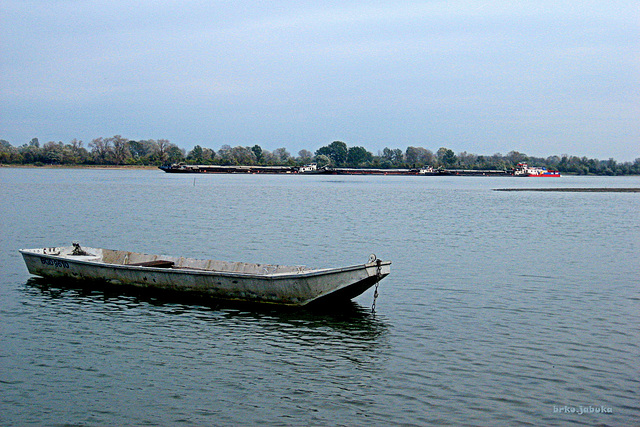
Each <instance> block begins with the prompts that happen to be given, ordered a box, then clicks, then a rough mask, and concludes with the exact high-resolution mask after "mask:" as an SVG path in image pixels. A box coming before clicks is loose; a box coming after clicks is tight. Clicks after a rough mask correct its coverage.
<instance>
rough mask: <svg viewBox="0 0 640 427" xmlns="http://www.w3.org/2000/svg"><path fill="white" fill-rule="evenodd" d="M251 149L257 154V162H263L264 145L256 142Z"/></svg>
mask: <svg viewBox="0 0 640 427" xmlns="http://www.w3.org/2000/svg"><path fill="white" fill-rule="evenodd" d="M251 151H253V155H254V156H256V162H258V164H260V163H262V147H260V146H259V145H258V144H256V145H254V146H253V147H251Z"/></svg>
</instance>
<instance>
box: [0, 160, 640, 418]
mask: <svg viewBox="0 0 640 427" xmlns="http://www.w3.org/2000/svg"><path fill="white" fill-rule="evenodd" d="M533 186H545V187H549V186H558V187H570V186H575V187H640V178H638V177H632V178H628V177H626V178H600V177H597V178H596V177H563V178H560V179H551V180H532V179H524V178H523V179H517V178H504V177H503V178H483V177H471V178H464V177H348V176H347V177H342V176H256V175H206V176H195V177H194V176H193V175H169V174H164V173H162V172H160V171H126V170H120V171H117V170H111V171H109V170H52V169H8V168H4V169H0V218H1V219H0V221H1V223H0V239H1V240H0V243H1V244H2V246H1V247H2V250H0V268H1V270H0V271H1V273H2V274H1V276H0V282H1V283H0V342H1V343H2V345H1V346H0V424H2V425H96V426H97V425H118V424H121V425H161V426H168V425H180V424H182V425H238V424H241V425H255V424H264V425H291V424H294V425H308V424H311V425H520V424H531V425H571V424H574V425H612V426H613V425H634V424H635V425H637V424H638V420H639V419H640V403H639V402H640V363H638V361H639V360H640V291H639V289H640V288H639V277H640V194H637V193H635V194H634V193H631V194H629V193H534V192H516V193H513V192H508V193H504V192H495V191H492V189H494V188H505V187H533ZM72 240H77V241H80V242H81V243H82V244H85V245H86V246H96V247H108V248H113V249H128V250H135V251H140V252H150V253H164V254H169V255H184V256H192V257H204V258H216V259H224V260H233V261H249V262H261V263H280V264H303V265H310V266H317V267H329V266H341V265H349V264H354V263H363V262H365V261H366V260H367V258H368V256H369V254H370V253H375V254H377V255H378V257H380V258H382V259H390V260H392V261H393V265H392V274H391V275H390V276H388V277H387V278H386V279H385V280H384V281H383V282H382V283H381V286H380V294H381V295H380V298H379V299H378V301H377V313H376V314H375V315H372V314H371V313H370V306H371V303H372V300H373V296H372V293H371V291H369V292H367V293H365V294H364V295H362V296H360V297H358V298H357V299H356V300H355V301H354V303H353V305H352V306H349V307H346V308H345V309H344V310H343V311H341V312H326V311H325V312H317V311H314V312H309V311H292V312H291V311H288V312H282V311H275V310H273V309H270V308H265V309H261V310H252V311H248V310H246V309H241V308H237V307H230V306H223V305H213V304H208V305H198V304H194V303H192V302H184V301H171V300H166V299H162V298H158V297H154V296H152V295H144V294H131V293H129V294H122V293H118V292H115V291H108V290H96V289H83V288H79V287H78V286H76V285H73V284H69V286H64V285H60V284H53V283H49V282H48V281H46V280H42V279H33V278H31V279H30V278H29V275H28V273H27V271H26V268H25V267H24V264H23V262H22V259H21V257H20V256H19V254H18V252H17V249H19V248H31V247H43V246H54V245H68V244H70V243H71V241H72ZM603 409H604V410H605V411H606V412H607V413H602V412H601V411H602V410H603ZM566 411H568V412H566ZM571 411H575V412H571ZM585 411H586V412H587V413H582V414H580V413H579V412H585ZM608 412H611V413H608Z"/></svg>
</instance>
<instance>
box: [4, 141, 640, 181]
mask: <svg viewBox="0 0 640 427" xmlns="http://www.w3.org/2000/svg"><path fill="white" fill-rule="evenodd" d="M181 162H184V163H187V164H203V165H261V166H302V165H304V164H308V163H317V164H318V166H319V167H323V166H328V167H351V168H379V169H391V168H421V167H433V168H444V169H474V170H506V169H512V168H513V167H515V166H516V165H517V164H518V163H521V162H526V163H528V164H529V165H530V166H540V167H547V168H549V169H555V170H559V171H560V172H564V173H574V174H580V175H587V174H595V175H631V174H640V158H637V159H635V161H634V162H617V161H616V160H614V159H612V158H610V159H608V160H598V159H589V158H587V157H578V156H569V155H566V154H565V155H562V156H550V157H547V158H542V157H532V156H527V155H526V154H524V153H520V152H517V151H510V152H509V153H507V154H506V155H502V154H500V153H496V154H493V155H489V156H486V155H478V154H471V153H467V152H466V151H463V152H460V153H457V154H456V153H455V152H454V151H453V150H451V149H449V148H446V147H442V148H440V149H438V150H437V151H436V152H435V153H434V152H433V151H431V150H428V149H426V148H423V147H413V146H411V147H407V149H406V150H404V151H403V150H401V149H399V148H384V149H383V150H381V151H379V152H378V153H377V154H376V155H374V154H373V153H371V152H370V151H368V150H367V149H365V148H364V147H359V146H355V147H348V146H347V144H346V143H344V142H342V141H333V142H332V143H330V144H328V145H326V146H323V147H321V148H319V149H318V150H316V151H315V152H314V153H312V152H311V151H308V150H300V151H299V152H298V155H297V156H293V155H291V154H290V153H289V151H287V149H286V148H276V149H275V150H273V151H268V150H265V149H263V148H262V147H260V145H257V144H256V145H254V146H252V147H243V146H236V147H231V146H230V145H222V146H221V147H220V149H218V151H214V150H213V149H211V148H203V147H201V146H200V145H196V146H195V147H193V149H192V150H191V151H189V152H186V151H185V150H184V149H182V148H180V147H178V146H177V145H175V144H173V143H171V142H169V141H168V140H166V139H158V140H153V139H149V140H140V141H134V140H130V139H127V138H123V137H122V136H120V135H115V136H113V137H110V138H96V139H94V140H92V141H91V142H90V143H89V144H88V146H87V147H86V148H85V146H84V143H83V142H82V141H79V140H77V139H73V140H72V141H71V142H69V143H68V144H63V143H62V142H53V141H50V142H47V143H44V144H42V145H41V144H40V142H39V140H38V138H33V139H32V140H31V141H30V142H29V143H27V144H24V145H21V146H18V147H14V146H13V145H11V143H9V142H8V141H5V140H0V164H23V165H37V166H43V165H140V166H144V165H148V166H153V165H155V166H160V165H164V164H172V163H181Z"/></svg>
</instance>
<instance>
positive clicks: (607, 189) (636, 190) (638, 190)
mask: <svg viewBox="0 0 640 427" xmlns="http://www.w3.org/2000/svg"><path fill="white" fill-rule="evenodd" d="M493 191H552V192H565V193H640V188H611V187H601V188H597V187H594V188H566V187H565V188H494V189H493Z"/></svg>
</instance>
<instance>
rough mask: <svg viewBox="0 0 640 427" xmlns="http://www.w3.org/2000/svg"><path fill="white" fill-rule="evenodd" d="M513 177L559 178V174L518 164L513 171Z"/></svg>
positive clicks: (554, 171)
mask: <svg viewBox="0 0 640 427" xmlns="http://www.w3.org/2000/svg"><path fill="white" fill-rule="evenodd" d="M513 176H535V177H551V178H559V177H560V172H558V171H556V170H548V169H547V168H539V167H535V166H529V165H527V164H526V163H518V165H517V166H516V167H515V169H514V170H513Z"/></svg>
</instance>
